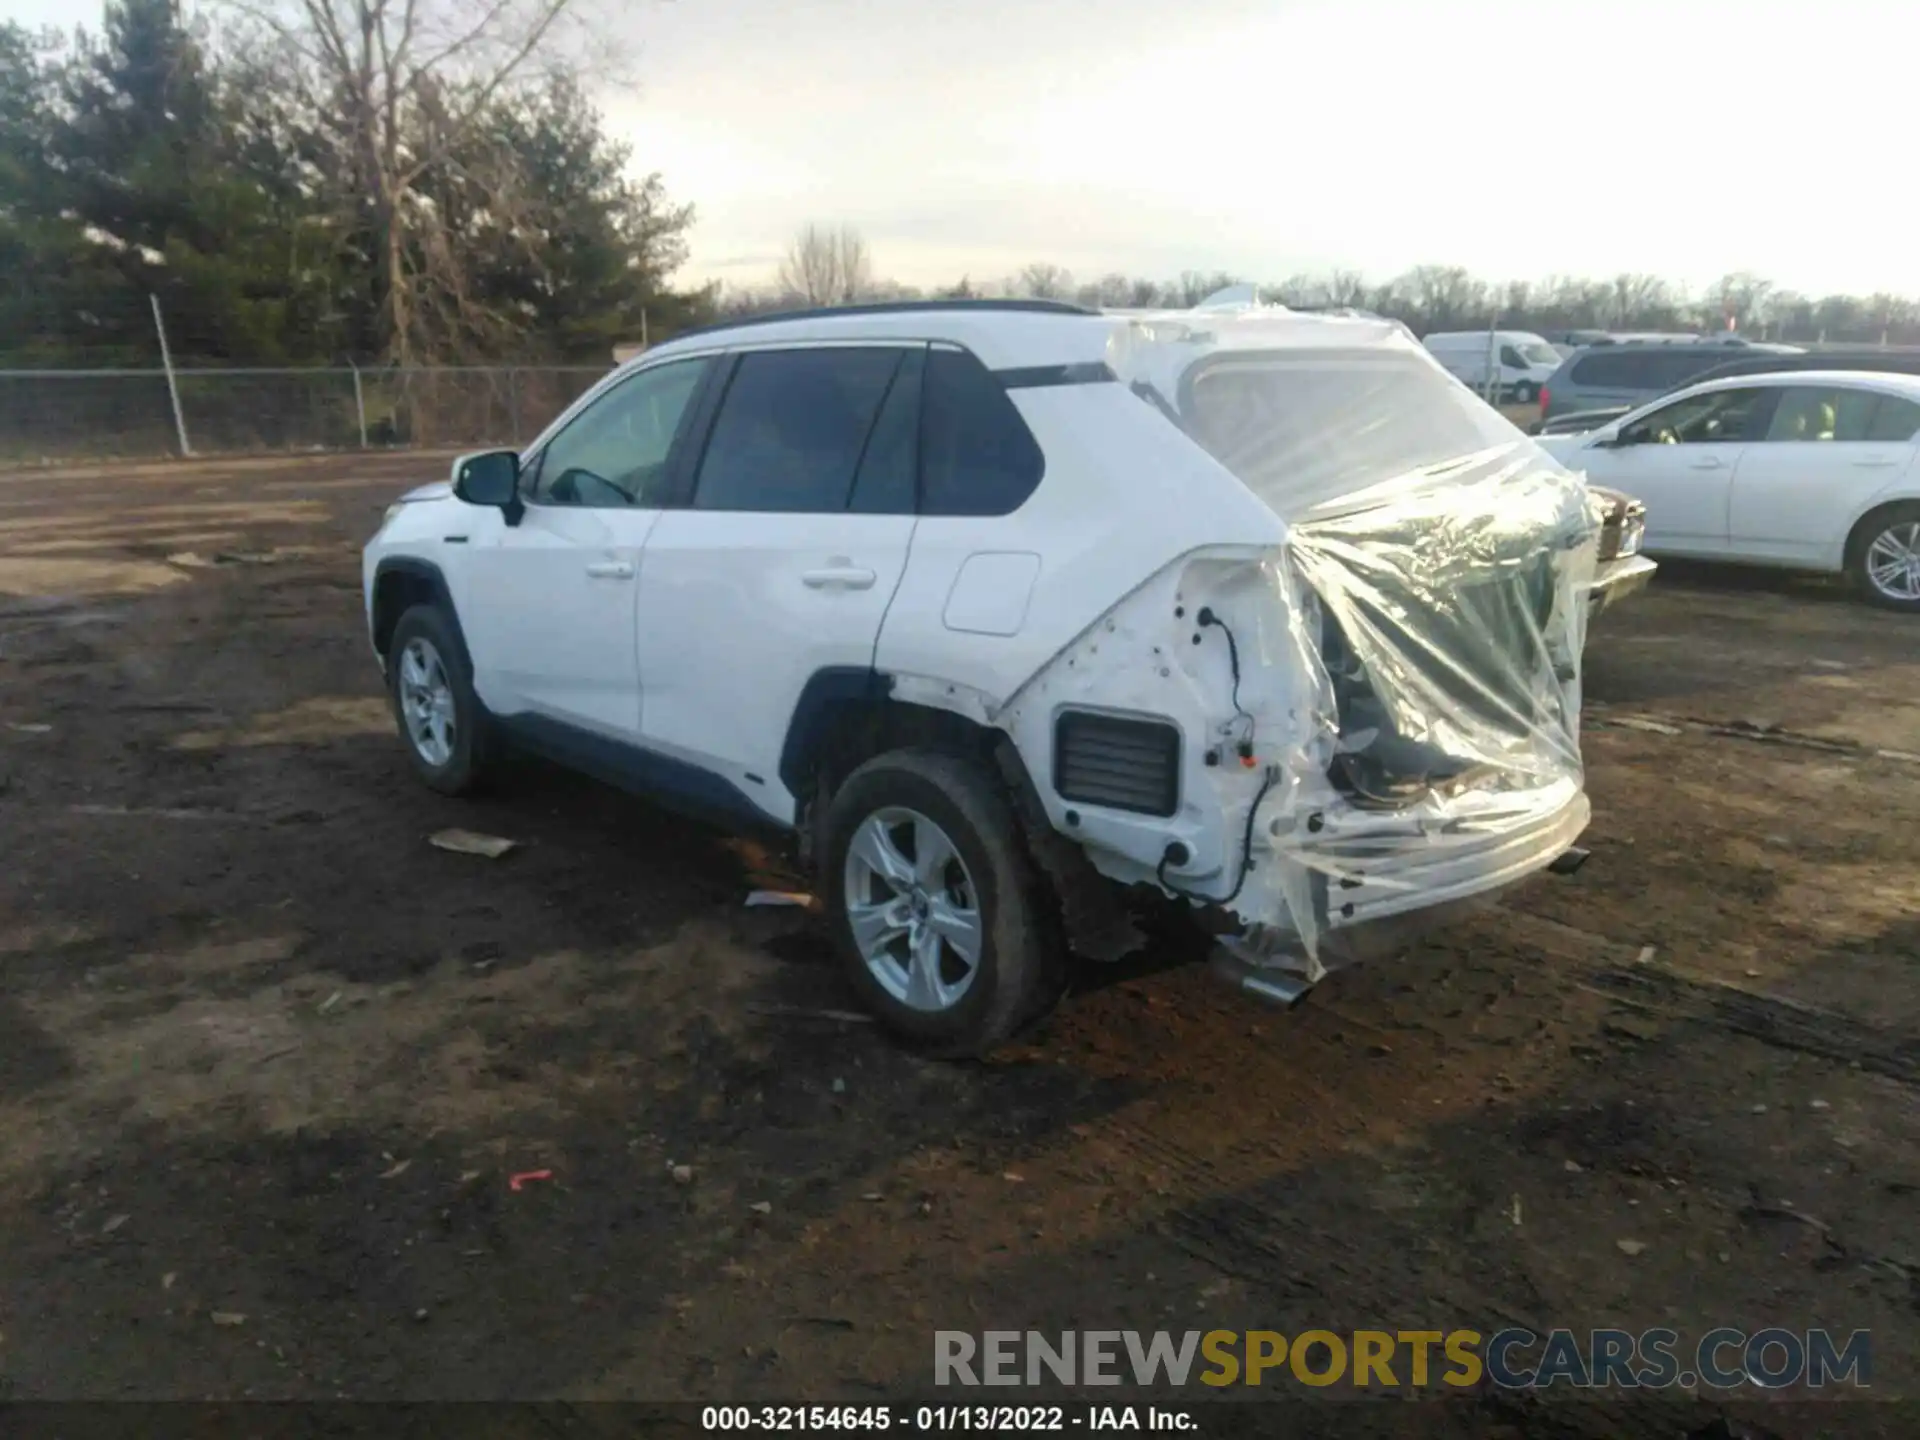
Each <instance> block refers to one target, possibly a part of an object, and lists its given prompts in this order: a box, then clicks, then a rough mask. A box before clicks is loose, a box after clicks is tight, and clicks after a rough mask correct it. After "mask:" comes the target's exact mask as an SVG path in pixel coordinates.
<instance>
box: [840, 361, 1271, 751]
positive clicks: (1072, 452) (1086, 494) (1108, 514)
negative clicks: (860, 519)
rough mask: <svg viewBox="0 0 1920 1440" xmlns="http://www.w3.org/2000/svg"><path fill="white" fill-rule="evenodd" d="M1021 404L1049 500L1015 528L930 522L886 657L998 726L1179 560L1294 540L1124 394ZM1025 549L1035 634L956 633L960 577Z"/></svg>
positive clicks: (886, 635) (964, 520) (1031, 508)
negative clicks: (1046, 672)
mask: <svg viewBox="0 0 1920 1440" xmlns="http://www.w3.org/2000/svg"><path fill="white" fill-rule="evenodd" d="M1014 403H1015V405H1016V407H1017V408H1018V409H1019V411H1020V414H1021V416H1022V417H1023V418H1024V419H1025V420H1026V422H1027V424H1028V426H1029V427H1031V429H1032V430H1033V433H1034V436H1035V438H1037V439H1038V440H1039V442H1040V447H1041V449H1042V450H1043V451H1045V452H1046V456H1047V470H1046V477H1045V478H1044V479H1043V480H1042V481H1041V482H1040V488H1039V489H1038V490H1037V491H1036V492H1035V493H1034V495H1033V497H1032V498H1031V499H1030V500H1028V501H1027V503H1026V504H1025V505H1023V506H1021V507H1020V509H1019V510H1017V511H1015V512H1014V513H1013V514H1012V515H1010V516H927V517H925V518H923V519H922V520H921V521H920V524H919V527H918V528H917V529H916V530H915V531H914V536H913V556H912V561H911V563H910V564H909V565H908V567H907V573H906V578H905V579H904V580H903V581H902V582H901V585H900V593H899V595H898V596H897V597H896V598H895V600H894V605H893V610H892V612H891V613H890V614H889V615H888V617H887V624H886V627H885V629H883V630H882V631H881V634H880V645H879V648H878V649H877V650H876V651H875V652H874V665H875V667H876V668H878V669H879V670H881V671H882V672H883V673H886V674H889V675H894V676H899V677H908V678H914V679H925V680H930V681H938V682H939V683H940V684H942V685H955V686H957V687H959V688H960V689H961V690H962V691H964V692H965V693H966V694H967V695H968V696H970V697H971V700H970V701H969V704H970V706H972V707H975V708H976V709H977V711H978V712H981V713H984V714H985V715H988V716H990V715H992V714H993V713H994V711H996V710H997V709H998V707H999V706H1001V705H1003V704H1005V703H1006V701H1007V700H1008V699H1010V698H1011V697H1012V695H1013V693H1014V692H1015V691H1016V690H1018V689H1019V688H1020V687H1021V686H1022V685H1024V684H1025V683H1026V682H1027V681H1028V680H1029V679H1031V678H1032V676H1033V675H1034V674H1035V672H1037V671H1038V670H1039V669H1040V668H1041V667H1042V666H1044V665H1045V664H1046V663H1047V662H1048V661H1050V660H1052V659H1053V657H1054V656H1055V655H1057V654H1059V653H1060V651H1061V650H1062V649H1064V648H1065V647H1066V646H1067V645H1068V644H1069V643H1070V642H1071V641H1072V640H1073V639H1074V638H1075V637H1077V636H1078V635H1079V634H1080V633H1081V632H1082V631H1084V630H1085V629H1086V628H1087V627H1088V626H1090V625H1092V624H1093V623H1094V622H1095V621H1096V620H1098V619H1099V618H1100V617H1101V616H1102V615H1104V614H1105V613H1106V612H1107V611H1108V610H1109V609H1111V608H1112V607H1113V605H1114V603H1115V601H1117V600H1118V599H1120V598H1121V597H1122V596H1124V595H1126V594H1127V593H1128V592H1129V591H1131V590H1133V589H1135V588H1136V587H1138V586H1139V585H1140V584H1141V583H1142V582H1143V581H1145V580H1146V579H1148V578H1149V577H1151V576H1153V575H1155V574H1157V573H1159V572H1160V571H1161V570H1162V569H1164V568H1165V567H1166V566H1167V565H1169V564H1171V563H1172V562H1173V561H1174V560H1176V559H1178V558H1179V557H1180V556H1182V555H1184V554H1186V553H1188V552H1189V551H1192V550H1195V549H1198V548H1199V547H1201V546H1203V545H1208V544H1216V543H1219V542H1220V541H1222V540H1240V541H1242V542H1244V543H1247V544H1250V545H1273V544H1278V543H1280V541H1281V540H1282V539H1283V538H1284V537H1285V535H1286V527H1285V526H1284V525H1283V524H1282V523H1281V520H1280V517H1279V516H1277V515H1275V514H1274V513H1273V511H1272V510H1270V509H1268V508H1267V507H1266V506H1265V505H1262V504H1261V503H1260V502H1259V501H1258V500H1256V499H1255V498H1254V497H1253V496H1252V495H1250V494H1248V493H1247V491H1246V490H1245V489H1244V488H1243V487H1242V486H1241V485H1240V484H1239V482H1238V481H1236V480H1234V479H1233V477H1232V476H1230V475H1227V474H1226V473H1225V472H1224V471H1222V470H1221V469H1220V467H1219V466H1218V465H1217V464H1215V463H1214V461H1213V460H1212V459H1210V458H1209V457H1208V456H1207V455H1206V453H1205V452H1204V451H1201V450H1199V449H1198V448H1196V447H1195V446H1193V445H1192V444H1190V443H1188V442H1187V441H1186V439H1185V438H1184V437H1182V436H1181V435H1180V433H1179V432H1178V431H1176V430H1174V429H1172V428H1171V427H1170V426H1168V425H1167V424H1166V422H1165V421H1163V420H1162V419H1160V417H1159V416H1157V415H1155V414H1154V413H1153V411H1152V410H1150V409H1149V408H1148V407H1147V406H1145V405H1143V404H1142V403H1141V402H1140V401H1139V400H1138V399H1137V398H1136V397H1134V396H1133V395H1130V394H1128V393H1127V391H1126V390H1125V389H1124V388H1123V387H1121V386H1118V385H1101V386H1089V387H1078V386H1061V387H1058V388H1051V389H1036V390H1026V391H1018V392H1016V393H1015V402H1014ZM1196 495H1206V496H1207V501H1206V503H1204V504H1200V503H1195V501H1194V498H1193V497H1195V496H1196ZM1013 537H1017V538H1018V543H1019V545H1020V546H1021V548H1023V549H1029V550H1031V551H1032V552H1034V553H1035V554H1038V555H1040V556H1041V557H1043V558H1042V562H1041V565H1040V569H1039V573H1038V575H1037V576H1036V577H1035V579H1034V580H1033V583H1032V588H1031V592H1030V594H1029V597H1028V600H1027V604H1026V618H1025V623H1024V624H1023V625H1022V626H1021V628H1020V629H1019V631H1018V632H1017V633H1014V634H1011V635H996V634H983V633H968V632H966V631H962V630H958V629H954V628H950V627H949V626H948V625H947V624H946V623H945V618H944V617H945V615H946V611H947V603H948V597H949V595H951V594H952V592H953V589H954V586H955V584H956V582H957V581H958V579H959V577H960V574H961V571H962V569H963V568H964V567H966V566H967V565H968V564H969V562H970V561H972V560H973V559H974V557H975V556H977V555H980V554H983V553H991V552H995V551H1002V550H1006V549H1007V548H1009V545H1010V542H1011V541H1012V539H1013Z"/></svg>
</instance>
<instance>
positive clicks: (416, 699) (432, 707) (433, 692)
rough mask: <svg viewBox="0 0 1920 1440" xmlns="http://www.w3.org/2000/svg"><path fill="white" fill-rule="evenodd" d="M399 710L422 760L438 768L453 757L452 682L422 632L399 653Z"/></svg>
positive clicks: (438, 654) (438, 652)
mask: <svg viewBox="0 0 1920 1440" xmlns="http://www.w3.org/2000/svg"><path fill="white" fill-rule="evenodd" d="M400 713H401V716H402V717H403V719H404V721H405V723H406V727H407V739H408V741H410V742H411V743H412V745H413V748H414V751H415V752H416V753H417V754H418V755H419V756H420V758H421V759H422V760H424V761H426V762H427V764H429V765H431V766H433V767H434V768H435V769H438V768H439V767H440V766H442V765H445V764H446V763H447V762H448V761H449V760H451V759H452V758H453V742H454V700H453V682H452V681H451V680H449V679H448V678H447V666H446V662H445V661H444V660H442V659H441V658H440V651H439V650H438V649H437V648H436V647H435V646H434V643H433V642H432V641H431V640H429V639H427V638H426V637H425V636H423V635H416V636H414V637H413V638H412V639H411V640H409V641H407V645H406V648H405V649H404V650H402V651H401V652H400Z"/></svg>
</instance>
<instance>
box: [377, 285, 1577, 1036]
mask: <svg viewBox="0 0 1920 1440" xmlns="http://www.w3.org/2000/svg"><path fill="white" fill-rule="evenodd" d="M1596 530H1597V527H1596V521H1595V519H1594V516H1593V512H1592V509H1591V507H1590V506H1589V504H1588V497H1587V493H1586V490H1585V487H1584V483H1583V482H1582V481H1581V479H1580V478H1579V477H1578V476H1576V475H1573V474H1571V473H1569V472H1568V471H1566V470H1564V469H1562V468H1561V467H1560V466H1559V465H1558V464H1556V463H1555V462H1554V461H1553V460H1552V459H1550V458H1549V457H1548V456H1547V455H1546V454H1544V453H1543V452H1542V451H1541V450H1540V449H1539V448H1538V447H1537V446H1535V445H1534V444H1533V442H1531V441H1529V440H1528V439H1526V438H1525V437H1524V436H1523V435H1521V434H1520V432H1519V431H1517V430H1516V429H1514V428H1513V427H1512V426H1511V425H1509V424H1507V422H1506V421H1504V420H1503V419H1501V418H1500V416H1499V415H1498V414H1497V413H1496V412H1494V411H1493V410H1491V409H1490V408H1488V407H1487V406H1485V405H1484V404H1482V403H1481V402H1480V401H1479V400H1478V399H1476V398H1475V397H1474V396H1473V394H1472V393H1471V392H1469V391H1468V390H1467V389H1466V388H1465V387H1464V386H1462V385H1461V384H1460V383H1459V382H1458V381H1456V380H1454V379H1452V378H1451V377H1450V376H1448V375H1447V373H1446V372H1445V371H1444V370H1442V369H1441V368H1440V367H1439V366H1438V365H1437V364H1436V363H1435V362H1434V361H1433V360H1432V359H1431V358H1430V357H1429V356H1428V355H1427V354H1426V353H1425V351H1424V350H1422V348H1421V347H1420V345H1419V344H1418V343H1417V342H1416V341H1414V340H1413V339H1412V338H1411V336H1410V335H1409V334H1408V333H1407V332H1406V331H1405V330H1404V329H1403V328H1402V327H1400V326H1398V325H1396V324H1393V323H1390V322H1386V321H1378V320H1371V319H1354V318H1334V317H1327V316H1317V315H1303V314H1295V313H1292V312H1289V311H1286V310H1283V309H1275V308H1261V307H1252V306H1247V307H1240V308H1228V309H1222V310H1219V311H1187V312H1179V313H1167V314H1150V315H1140V314H1125V315H1123V314H1113V313H1107V314H1103V313H1098V312H1091V311H1085V310H1079V309H1076V308H1074V307H1071V306H1064V305H1055V304H1047V303H1040V302H973V303H964V302H963V303H956V304H930V305H893V306H875V307H865V308H860V307H856V308H852V309H841V310H834V311H830V312H821V313H810V314H803V315H794V316H783V317H781V316H777V317H770V318H768V319H764V320H757V321H752V322H746V323H740V324H735V325H731V326H723V327H719V328H715V329H712V330H708V331H704V332H699V333H695V334H692V335H687V336H684V337H682V338H680V339H677V340H675V341H673V342H672V343H670V344H666V345H662V346H660V347H658V348H656V349H653V350H650V351H648V352H647V353H646V354H644V355H643V356H641V357H640V358H638V359H637V360H635V361H633V362H630V363H629V364H627V365H625V366H623V367H621V368H620V369H618V370H617V371H615V372H614V373H613V374H611V375H609V376H608V377H607V378H606V379H605V380H604V381H603V382H601V383H600V384H599V385H597V386H596V387H595V388H594V389H593V390H592V391H591V392H590V393H588V394H587V395H586V396H584V397H583V398H582V399H581V400H579V401H578V402H577V403H576V404H574V405H573V406H572V407H571V408H570V409H568V410H567V412H566V413H565V414H563V415H562V416H561V417H560V418H559V419H558V420H556V421H555V422H554V423H553V424H552V425H551V426H550V427H549V428H548V429H547V431H546V433H545V434H543V435H541V436H540V438H539V439H538V440H536V441H535V442H534V443H533V445H531V446H530V447H528V449H527V450H526V451H525V452H523V453H519V454H516V453H513V452H510V451H496V452H489V453H485V454H478V455H470V456H466V457H463V458H462V459H461V460H459V461H457V462H455V465H454V472H453V481H452V483H451V484H450V485H449V484H442V485H435V486H428V487H426V488H424V489H421V490H417V491H414V492H413V493H411V494H410V495H408V496H407V497H405V499H404V500H403V501H402V502H401V503H400V504H397V505H395V506H394V507H393V508H392V509H391V510H390V511H389V512H388V515H387V519H386V521H385V523H384V525H383V526H382V528H381V530H380V532H379V534H378V535H376V536H375V537H374V539H373V540H372V542H371V543H370V544H369V545H368V547H367V550H366V557H365V584H366V603H367V611H368V617H369V622H370V625H371V630H372V639H373V645H374V649H375V650H376V651H377V652H378V654H379V656H380V658H381V661H382V663H383V665H384V666H385V669H386V673H387V676H388V680H389V684H390V687H391V690H392V695H393V704H394V710H395V714H396V717H397V719H398V723H399V727H400V730H401V733H402V735H403V736H404V738H405V740H406V742H407V746H408V750H409V753H410V755H411V757H412V760H413V763H414V766H415V767H416V769H417V770H418V771H419V772H420V774H421V775H422V777H423V778H424V779H425V780H426V781H427V783H428V784H430V785H432V786H434V787H435V788H437V789H440V790H443V791H447V792H450V793H451V792H458V791H462V790H465V789H466V788H468V787H469V786H470V785H472V784H473V783H474V782H475V781H476V780H477V779H479V778H480V776H481V774H482V772H483V771H484V769H485V768H486V766H487V765H488V763H489V762H490V761H492V760H493V759H494V758H495V757H496V756H497V755H498V754H499V753H501V751H502V749H503V748H505V747H508V746H524V747H527V748H529V749H532V750H534V751H537V752H540V753H543V754H545V755H547V756H549V757H551V758H554V759H557V760H559V761H561V762H562V763H564V764H568V765H571V766H574V767H577V768H579V769H583V770H587V771H591V772H593V773H595V774H598V775H600V776H602V777H604V778H606V779H608V780H611V781H614V782H616V783H620V784H623V785H626V786H628V787H630V788H633V789H636V790H639V791H642V792H645V793H647V794H649V795H651V796H655V797H657V798H660V799H663V800H666V801H669V802H677V803H679V804H680V805H682V806H685V807H690V808H692V809H695V810H697V811H700V812H702V813H704V814H708V815H717V816H719V817H721V818H723V819H725V820H728V821H731V822H734V823H742V822H744V823H748V824H757V825H764V826H770V827H774V828H777V829H779V830H781V831H784V832H787V833H788V834H790V835H793V836H796V837H797V838H798V839H799V841H800V844H801V848H802V850H803V853H805V854H806V855H808V857H809V858H810V860H811V862H812V864H813V865H814V867H815V870H816V873H817V875H818V887H819V894H820V897H821V899H822V901H823V903H824V905H825V908H826V910H827V914H828V918H829V923H830V924H831V925H832V927H833V930H834V933H835V936H836V939H837V943H838V945H839V948H840V950H841V951H842V953H843V954H844V957H845V961H846V969H847V973H848V975H849V976H850V977H851V979H852V982H853V984H854V985H855V986H857V987H858V988H859V989H860V991H861V992H862V993H863V994H864V996H865V998H866V999H867V1001H868V1002H869V1003H870V1004H871V1005H872V1007H873V1008H874V1009H875V1010H876V1011H877V1012H878V1013H879V1014H880V1016H881V1017H882V1018H883V1019H884V1020H885V1021H886V1022H887V1023H888V1024H889V1025H891V1026H892V1027H893V1028H894V1029H895V1030H896V1031H897V1032H899V1033H901V1034H903V1035H905V1036H907V1037H910V1038H912V1039H914V1040H917V1041H919V1042H922V1043H924V1044H926V1045H928V1046H930V1047H932V1048H935V1049H938V1050H941V1051H944V1052H948V1053H959V1052H972V1051H978V1050H980V1049H982V1048H985V1047H986V1046H989V1045H991V1044H993V1043H994V1042H996V1041H997V1040H999V1039H1001V1038H1003V1037H1005V1036H1007V1035H1008V1034H1010V1033H1012V1032H1013V1031H1015V1030H1016V1029H1017V1028H1019V1027H1020V1026H1021V1025H1022V1024H1023V1023H1025V1022H1026V1021H1028V1020H1030V1019H1031V1018H1033V1017H1035V1016H1036V1015H1038V1014H1039V1013H1041V1012H1042V1011H1043V1010H1044V1009H1045V1008H1046V1007H1047V1006H1048V1005H1049V1003H1050V1002H1051V1001H1052V1000H1053V999H1054V998H1055V997H1056V996H1057V994H1058V993H1059V989H1060V987H1061V985H1062V983H1063V969H1064V965H1063V961H1064V956H1065V953H1066V951H1067V949H1068V948H1069V947H1072V948H1074V949H1078V950H1079V951H1081V952H1082V953H1085V954H1088V955H1091V956H1092V957H1094V958H1096V959H1103V958H1118V956H1119V955H1121V954H1123V953H1125V952H1126V951H1127V949H1128V948H1130V945H1131V943H1132V940H1133V935H1132V931H1131V927H1130V924H1129V922H1128V920H1127V918H1126V916H1127V913H1128V907H1127V906H1126V905H1125V904H1122V903H1120V901H1119V897H1118V896H1117V895H1116V893H1115V887H1116V886H1119V887H1126V886H1142V887H1148V892H1149V893H1151V892H1158V893H1159V894H1160V895H1162V896H1171V897H1176V898H1177V899H1180V900H1184V901H1186V902H1189V903H1190V904H1191V905H1193V906H1195V907H1198V908H1199V909H1200V911H1201V912H1202V915H1203V918H1204V919H1205V920H1206V921H1207V923H1208V928H1209V929H1211V930H1213V931H1215V932H1216V933H1217V934H1218V935H1219V936H1220V939H1221V943H1222V946H1223V947H1224V950H1223V954H1224V955H1225V956H1227V957H1230V958H1229V959H1228V960H1227V964H1228V966H1229V969H1230V973H1232V974H1233V975H1234V977H1235V978H1236V979H1237V980H1238V981H1239V982H1240V983H1241V984H1242V985H1244V986H1245V987H1246V988H1248V989H1250V990H1253V991H1256V992H1258V993H1261V994H1264V995H1267V996H1270V997H1279V998H1292V997H1295V996H1297V995H1298V994H1299V993H1301V992H1302V991H1303V990H1304V988H1305V986H1307V985H1309V984H1311V983H1312V982H1313V981H1315V980H1317V979H1318V978H1320V976H1322V975H1323V974H1324V973H1325V972H1326V970H1327V969H1328V968H1330V967H1332V966H1334V965H1336V964H1339V963H1342V962H1343V961H1346V960H1349V959H1351V958H1354V957H1356V956H1359V955H1362V954H1367V953H1372V952H1374V951H1376V950H1379V949H1382V948H1397V947H1399V946H1400V945H1403V944H1404V943H1405V941H1406V940H1407V939H1408V938H1409V935H1410V933H1412V932H1414V931H1416V930H1417V929H1418V928H1420V927H1422V926H1424V925H1426V924H1430V923H1431V922H1432V921H1433V920H1434V919H1435V918H1437V917H1438V916H1440V915H1442V914H1444V913H1445V912H1447V911H1448V910H1450V909H1451V908H1452V907H1453V905H1454V903H1455V902H1462V901H1467V900H1470V899H1473V898H1475V897H1481V896H1484V895H1486V894H1488V893H1489V892H1492V891H1494V890H1496V889H1497V888H1499V887H1501V886H1505V885H1507V884H1509V883H1511V882H1513V881H1515V880H1518V879H1520V878H1521V877H1523V876H1526V875H1528V874H1530V873H1532V872H1534V871H1537V870H1540V869H1542V868H1543V867H1545V866H1547V865H1549V864H1550V863H1551V862H1553V861H1555V860H1556V858H1557V857H1560V856H1561V855H1562V854H1563V852H1566V851H1568V849H1569V847H1570V846H1571V845H1572V842H1573V841H1574V840H1575V839H1576V837H1578V835H1579V834H1580V832H1581V830H1582V828H1583V827H1584V826H1585V824H1586V822H1587V815H1588V810H1587V801H1586V798H1585V796H1584V793H1583V789H1582V771H1581V761H1580V750H1579V738H1578V737H1579V706H1580V655H1581V649H1582V646H1583V643H1584V638H1585V626H1586V618H1587V609H1588V607H1587V603H1586V595H1587V592H1588V589H1589V587H1590V585H1591V584H1592V582H1593V578H1594V563H1595V562H1594V555H1595V541H1596Z"/></svg>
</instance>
